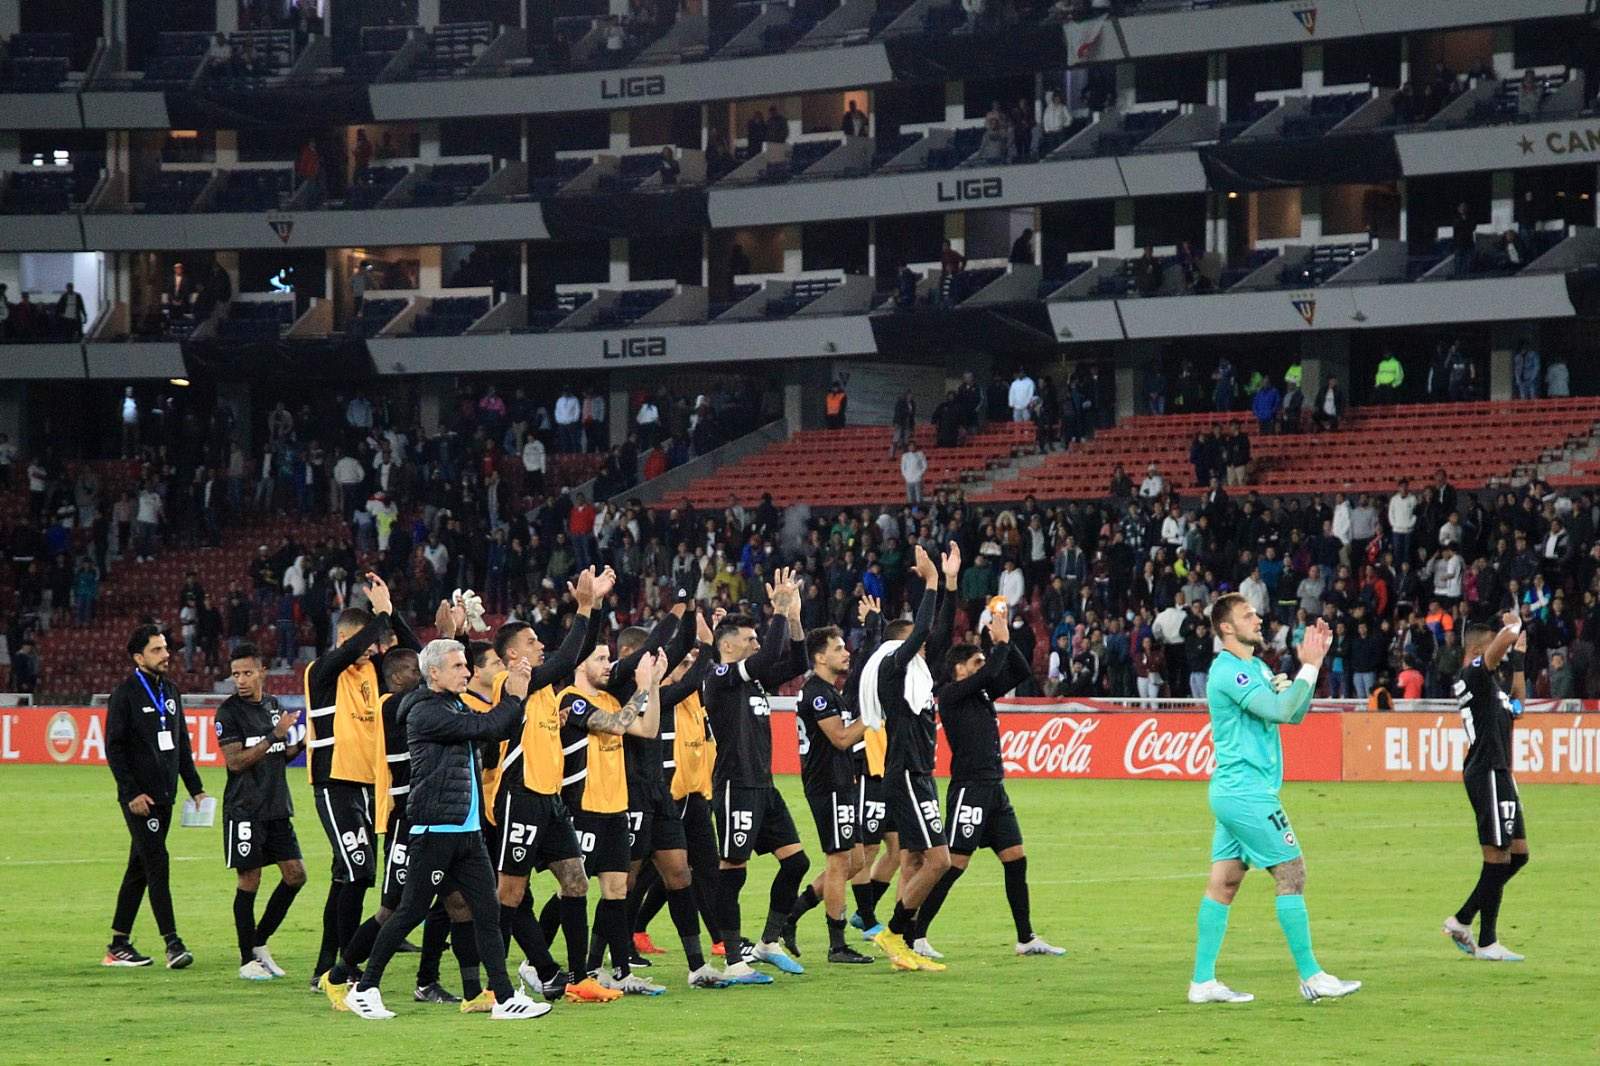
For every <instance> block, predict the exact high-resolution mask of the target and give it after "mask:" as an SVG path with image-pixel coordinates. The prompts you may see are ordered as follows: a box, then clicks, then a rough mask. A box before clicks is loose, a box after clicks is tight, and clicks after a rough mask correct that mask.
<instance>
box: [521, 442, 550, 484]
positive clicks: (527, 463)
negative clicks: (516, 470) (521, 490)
mask: <svg viewBox="0 0 1600 1066" xmlns="http://www.w3.org/2000/svg"><path fill="white" fill-rule="evenodd" d="M544 461H545V455H544V441H542V440H540V439H539V438H538V437H535V436H533V435H531V434H530V435H529V436H528V443H526V444H524V445H523V446H522V472H523V474H524V475H525V477H524V478H523V481H524V483H525V485H526V487H527V489H528V492H529V493H530V494H533V495H538V494H540V493H542V492H544Z"/></svg>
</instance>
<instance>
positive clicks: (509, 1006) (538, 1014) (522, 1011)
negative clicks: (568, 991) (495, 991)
mask: <svg viewBox="0 0 1600 1066" xmlns="http://www.w3.org/2000/svg"><path fill="white" fill-rule="evenodd" d="M550 1010H551V1008H550V1004H548V1003H536V1002H534V1001H533V1000H531V999H529V998H528V996H527V994H526V993H524V992H517V993H515V994H513V995H512V997H511V998H510V999H508V1000H506V1001H505V1002H504V1003H496V1004H495V1005H494V1010H492V1011H490V1012H489V1017H490V1018H493V1019H494V1020H495V1021H497V1022H525V1021H531V1020H532V1019H534V1018H543V1017H544V1016H545V1015H546V1014H549V1013H550Z"/></svg>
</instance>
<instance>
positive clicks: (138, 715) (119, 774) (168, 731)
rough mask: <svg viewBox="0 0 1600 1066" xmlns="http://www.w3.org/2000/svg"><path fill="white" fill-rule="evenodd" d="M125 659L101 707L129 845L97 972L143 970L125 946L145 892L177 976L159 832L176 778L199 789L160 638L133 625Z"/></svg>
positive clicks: (177, 949)
mask: <svg viewBox="0 0 1600 1066" xmlns="http://www.w3.org/2000/svg"><path fill="white" fill-rule="evenodd" d="M128 654H129V655H130V656H131V657H132V658H133V665H134V673H133V676H132V677H130V678H128V680H126V681H124V682H123V683H122V684H120V685H118V686H117V689H116V691H115V692H113V693H111V700H110V702H109V703H108V704H107V705H106V765H108V766H109V767H110V768H111V776H112V777H114V778H116V781H117V806H118V807H119V808H121V810H122V817H123V819H124V820H125V821H126V822H127V823H128V835H129V836H130V837H132V838H133V844H132V846H131V847H130V848H129V849H128V867H127V869H126V870H125V871H124V872H123V875H122V887H121V888H120V889H118V890H117V910H116V914H115V915H114V916H113V917H112V919H111V944H110V945H109V946H108V947H107V948H106V955H105V958H104V959H102V960H101V965H103V966H148V965H150V959H149V957H148V956H146V955H141V954H139V952H138V951H136V950H134V947H133V944H132V943H131V942H130V940H129V939H128V934H129V933H131V932H132V931H133V920H134V918H135V917H136V916H137V915H138V913H139V904H140V902H141V901H142V900H143V899H144V894H145V889H146V888H148V889H149V890H150V911H151V913H152V914H154V915H155V919H156V929H157V930H158V931H159V932H160V933H161V935H162V937H163V938H164V939H165V940H166V942H167V950H166V955H167V968H168V969H171V970H181V969H183V968H184V967H185V966H188V965H189V964H190V963H192V962H193V961H194V956H193V955H191V954H189V950H188V948H186V947H184V946H183V941H182V940H180V939H179V938H178V928H177V923H176V922H175V921H174V920H173V917H172V890H171V888H170V887H169V886H168V871H169V862H168V859H167V830H168V829H170V828H171V826H172V805H173V802H174V801H175V800H176V799H177V795H178V777H179V775H180V774H181V775H182V776H183V783H184V787H186V788H187V789H188V790H189V794H190V795H192V796H193V797H194V798H195V799H196V800H200V799H203V798H205V794H206V793H205V786H204V785H203V784H201V782H200V774H199V773H198V772H197V771H196V770H195V768H194V756H193V755H192V754H191V753H190V751H189V730H188V728H187V727H186V726H185V725H184V721H183V702H182V699H181V698H180V697H179V695H178V692H177V689H175V688H174V687H173V685H172V683H171V682H170V681H168V680H167V663H168V662H169V661H170V660H171V658H172V653H171V652H170V651H169V650H168V649H167V638H166V637H164V636H162V635H161V631H160V630H159V629H157V628H156V627H155V626H152V625H143V626H140V627H138V628H137V629H135V630H134V631H133V635H132V636H131V637H129V638H128Z"/></svg>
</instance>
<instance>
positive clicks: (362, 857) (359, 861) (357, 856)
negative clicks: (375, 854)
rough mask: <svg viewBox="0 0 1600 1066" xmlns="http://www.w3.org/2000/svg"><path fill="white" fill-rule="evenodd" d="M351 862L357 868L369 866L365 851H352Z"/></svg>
mask: <svg viewBox="0 0 1600 1066" xmlns="http://www.w3.org/2000/svg"><path fill="white" fill-rule="evenodd" d="M350 861H351V862H353V863H355V864H356V865H357V866H365V865H366V864H367V853H366V852H364V851H352V852H351V853H350Z"/></svg>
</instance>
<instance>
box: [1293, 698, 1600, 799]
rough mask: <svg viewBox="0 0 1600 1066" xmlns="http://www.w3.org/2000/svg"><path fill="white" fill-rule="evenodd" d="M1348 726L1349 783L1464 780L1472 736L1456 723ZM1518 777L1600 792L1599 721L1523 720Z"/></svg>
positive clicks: (1378, 718)
mask: <svg viewBox="0 0 1600 1066" xmlns="http://www.w3.org/2000/svg"><path fill="white" fill-rule="evenodd" d="M1343 718H1344V779H1345V780H1346V781H1460V780H1461V763H1462V761H1463V760H1464V759H1465V758H1466V754H1467V731H1466V729H1465V727H1464V726H1463V725H1462V724H1461V719H1460V717H1458V716H1457V715H1454V714H1404V713H1401V714H1367V713H1361V714H1347V715H1344V716H1343ZM1287 735H1288V734H1287V732H1286V733H1285V737H1287ZM1511 772H1512V773H1513V774H1514V775H1516V778H1517V780H1518V781H1520V782H1548V783H1552V784H1582V785H1597V784H1600V716H1589V717H1588V721H1587V722H1586V721H1585V716H1584V715H1582V714H1566V713H1561V712H1556V713H1552V714H1524V715H1523V716H1522V717H1521V718H1519V719H1517V723H1516V728H1515V729H1514V730H1513V731H1512V734H1511Z"/></svg>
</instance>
